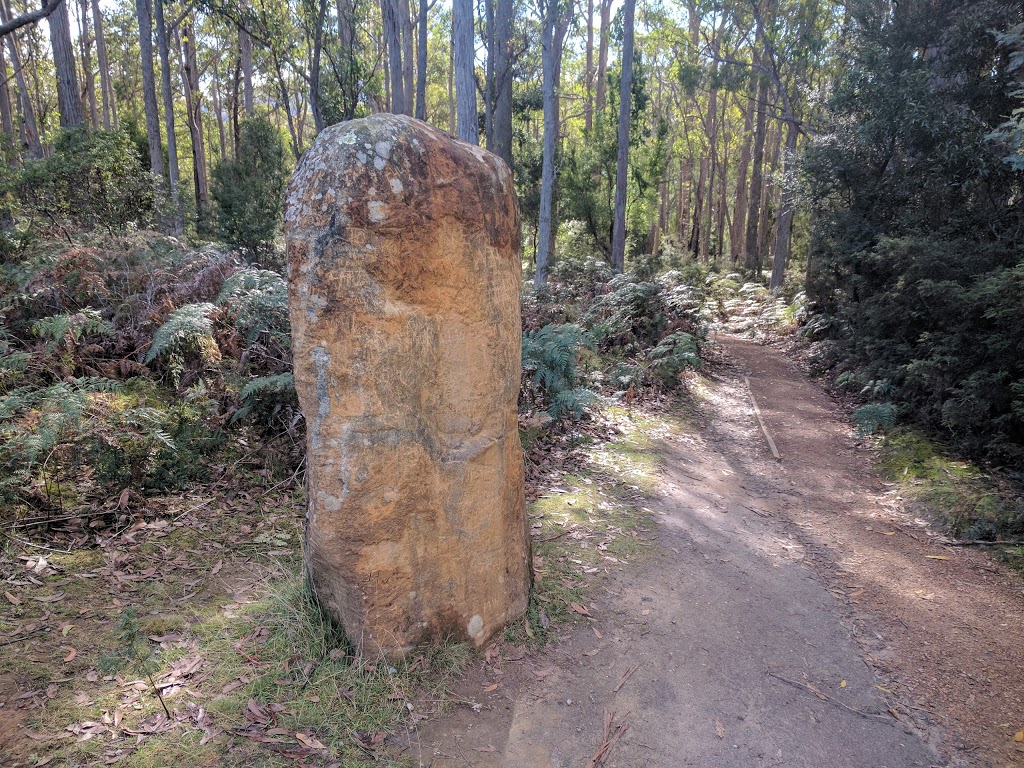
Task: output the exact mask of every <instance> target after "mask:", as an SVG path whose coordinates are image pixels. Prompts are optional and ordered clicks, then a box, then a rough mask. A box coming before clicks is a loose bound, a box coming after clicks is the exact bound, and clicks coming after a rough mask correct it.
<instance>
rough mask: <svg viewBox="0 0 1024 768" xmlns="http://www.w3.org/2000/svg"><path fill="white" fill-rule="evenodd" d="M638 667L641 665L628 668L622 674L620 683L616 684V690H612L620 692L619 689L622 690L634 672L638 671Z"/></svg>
mask: <svg viewBox="0 0 1024 768" xmlns="http://www.w3.org/2000/svg"><path fill="white" fill-rule="evenodd" d="M637 669H639V667H636V666H632V667H630V668H629V669H627V670H626V674H624V675H623V676H622V679H621V680H620V681H619V684H618V685H616V686H615V690H614V691H612V693H618V692H619V691H621V690H622V686H624V685H625V684H626V681H627V680H629V678H631V677H632V676H633V673H634V672H636V671H637Z"/></svg>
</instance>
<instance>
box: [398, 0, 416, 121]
mask: <svg viewBox="0 0 1024 768" xmlns="http://www.w3.org/2000/svg"><path fill="white" fill-rule="evenodd" d="M398 18H399V20H400V23H401V27H402V92H403V93H404V94H405V109H404V110H402V112H403V114H406V115H409V116H410V117H411V116H412V113H413V107H414V106H415V105H414V103H413V93H414V91H413V89H414V87H415V81H414V79H413V62H414V61H415V58H414V56H413V42H412V38H413V26H412V15H411V13H410V9H409V0H398Z"/></svg>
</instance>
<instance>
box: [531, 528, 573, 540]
mask: <svg viewBox="0 0 1024 768" xmlns="http://www.w3.org/2000/svg"><path fill="white" fill-rule="evenodd" d="M571 530H572V529H571V528H566V529H565V530H564V531H562V532H561V533H556V534H555V535H554V536H545V537H544V538H543V539H534V541H536V542H537V543H538V544H539V543H540V542H542V541H554V540H555V539H560V538H562V537H563V536H565V534H567V533H569V531H571Z"/></svg>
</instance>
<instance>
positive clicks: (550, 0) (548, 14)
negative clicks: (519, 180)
mask: <svg viewBox="0 0 1024 768" xmlns="http://www.w3.org/2000/svg"><path fill="white" fill-rule="evenodd" d="M557 17H558V0H545V3H544V27H543V29H542V31H541V72H542V75H541V76H542V87H541V90H542V92H543V98H544V143H543V145H542V146H543V155H542V158H541V175H540V210H539V212H538V215H537V223H538V227H537V271H536V272H535V273H534V276H533V284H534V285H535V286H537V287H538V288H540V287H541V286H543V285H545V284H546V283H547V281H548V265H549V263H550V261H551V232H552V222H551V209H552V203H553V200H554V190H555V144H556V140H557V138H558V100H557V98H556V97H555V24H556V23H557Z"/></svg>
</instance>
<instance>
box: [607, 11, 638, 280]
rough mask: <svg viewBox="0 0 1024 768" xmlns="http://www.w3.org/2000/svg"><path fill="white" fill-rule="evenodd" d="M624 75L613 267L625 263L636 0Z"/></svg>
mask: <svg viewBox="0 0 1024 768" xmlns="http://www.w3.org/2000/svg"><path fill="white" fill-rule="evenodd" d="M622 11H623V14H622V15H623V18H622V76H621V79H620V82H619V147H618V158H617V162H616V171H615V223H614V224H613V225H612V269H613V270H614V271H616V272H621V271H622V270H623V268H624V267H625V263H626V187H627V186H628V173H629V117H630V111H631V110H630V105H631V102H632V95H633V16H634V13H635V11H636V0H624V2H623V5H622Z"/></svg>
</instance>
